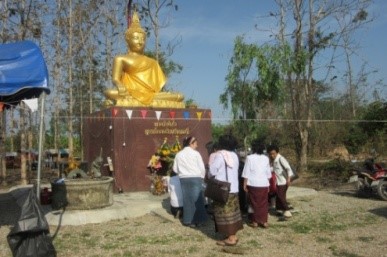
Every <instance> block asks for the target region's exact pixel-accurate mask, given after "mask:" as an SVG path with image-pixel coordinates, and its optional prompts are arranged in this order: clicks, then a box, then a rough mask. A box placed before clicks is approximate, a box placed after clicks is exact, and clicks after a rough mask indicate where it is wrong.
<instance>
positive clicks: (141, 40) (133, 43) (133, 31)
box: [125, 12, 146, 53]
mask: <svg viewBox="0 0 387 257" xmlns="http://www.w3.org/2000/svg"><path fill="white" fill-rule="evenodd" d="M125 39H126V43H127V44H128V47H129V49H130V51H132V52H135V53H143V52H144V48H145V41H146V33H145V31H144V30H143V28H142V27H141V24H140V19H139V18H138V15H137V12H134V13H133V17H132V22H131V24H130V26H129V28H128V29H127V30H126V32H125Z"/></svg>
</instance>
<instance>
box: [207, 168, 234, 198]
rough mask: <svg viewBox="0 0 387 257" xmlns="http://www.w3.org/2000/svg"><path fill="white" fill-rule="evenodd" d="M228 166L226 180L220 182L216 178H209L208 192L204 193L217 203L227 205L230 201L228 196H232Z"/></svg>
mask: <svg viewBox="0 0 387 257" xmlns="http://www.w3.org/2000/svg"><path fill="white" fill-rule="evenodd" d="M224 164H225V166H226V180H227V181H220V180H218V179H216V178H215V177H212V178H209V179H208V181H207V186H206V190H205V191H204V195H205V196H206V197H208V198H210V199H212V200H213V201H215V202H218V203H222V204H225V203H227V201H228V196H229V194H230V187H231V183H230V182H228V175H227V164H226V162H225V163H224Z"/></svg>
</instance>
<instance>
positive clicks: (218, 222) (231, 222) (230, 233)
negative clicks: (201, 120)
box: [209, 135, 243, 246]
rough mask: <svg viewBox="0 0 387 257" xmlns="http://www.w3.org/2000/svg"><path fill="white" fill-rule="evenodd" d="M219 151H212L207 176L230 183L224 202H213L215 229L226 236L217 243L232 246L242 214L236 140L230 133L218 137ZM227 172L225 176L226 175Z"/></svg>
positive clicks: (241, 226)
mask: <svg viewBox="0 0 387 257" xmlns="http://www.w3.org/2000/svg"><path fill="white" fill-rule="evenodd" d="M218 147H219V149H220V150H219V151H217V152H216V153H214V156H213V157H214V158H213V160H212V161H211V163H210V164H209V168H210V169H209V177H215V178H216V179H217V180H221V181H228V182H230V183H231V187H230V195H229V198H228V201H227V203H226V204H221V203H218V202H215V201H214V202H213V208H214V217H215V230H216V232H219V233H221V234H223V235H224V236H225V237H226V238H225V239H224V240H222V241H218V242H217V244H218V245H221V246H224V245H227V246H232V245H236V244H237V243H238V238H237V236H236V233H237V232H238V231H239V230H241V229H243V222H242V215H241V211H240V208H239V197H238V192H239V180H238V168H239V160H238V156H237V155H236V153H235V152H234V150H235V148H236V140H235V138H234V137H232V136H230V135H224V136H221V137H220V138H219V145H218ZM226 172H227V177H226Z"/></svg>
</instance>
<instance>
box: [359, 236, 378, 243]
mask: <svg viewBox="0 0 387 257" xmlns="http://www.w3.org/2000/svg"><path fill="white" fill-rule="evenodd" d="M358 239H359V241H361V242H365V243H369V242H372V241H373V240H375V237H373V236H359V237H358Z"/></svg>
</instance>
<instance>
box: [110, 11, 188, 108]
mask: <svg viewBox="0 0 387 257" xmlns="http://www.w3.org/2000/svg"><path fill="white" fill-rule="evenodd" d="M125 40H126V42H127V45H128V48H129V52H128V53H127V54H125V55H119V56H116V57H115V58H114V62H113V83H114V85H115V86H116V87H117V89H108V90H106V91H105V96H106V98H107V99H109V100H107V101H106V102H105V104H106V105H107V106H111V105H115V106H131V107H169V108H185V104H184V102H183V100H184V96H183V95H182V94H179V93H172V92H160V91H161V89H162V88H163V87H164V85H165V82H166V77H165V75H164V73H163V71H162V70H161V68H160V66H159V64H158V62H157V61H156V60H154V59H152V58H149V57H147V56H145V55H144V48H145V41H146V33H145V31H144V30H143V29H142V27H141V24H140V19H139V18H138V15H137V13H136V12H134V14H133V17H132V23H131V25H130V26H129V28H128V29H127V30H126V32H125ZM114 101H115V104H114Z"/></svg>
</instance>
